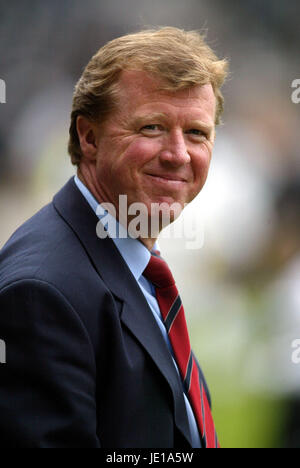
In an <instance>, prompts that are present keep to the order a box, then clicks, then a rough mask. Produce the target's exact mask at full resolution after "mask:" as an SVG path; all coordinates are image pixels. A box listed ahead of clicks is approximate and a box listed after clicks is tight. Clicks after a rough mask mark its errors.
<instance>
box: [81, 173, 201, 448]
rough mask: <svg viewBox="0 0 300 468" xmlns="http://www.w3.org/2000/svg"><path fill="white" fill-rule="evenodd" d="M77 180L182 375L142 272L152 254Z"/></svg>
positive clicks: (193, 426)
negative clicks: (121, 259)
mask: <svg viewBox="0 0 300 468" xmlns="http://www.w3.org/2000/svg"><path fill="white" fill-rule="evenodd" d="M74 181H75V184H76V186H77V187H78V189H79V190H80V192H81V193H82V195H83V196H84V198H85V199H86V200H87V202H88V203H89V205H90V206H91V208H92V210H93V211H94V212H95V213H97V216H98V217H99V220H100V221H102V220H103V219H104V217H105V224H104V221H103V225H104V226H105V230H107V232H108V234H111V235H110V237H111V239H112V240H113V242H114V243H115V245H116V247H117V249H118V250H119V252H120V254H121V255H122V257H123V259H124V260H125V262H126V264H127V266H128V268H129V269H130V271H131V273H132V274H133V276H134V278H135V279H136V281H137V283H138V285H139V287H140V288H141V290H142V292H143V294H144V296H145V298H146V300H147V302H148V304H149V307H150V309H151V311H152V313H153V315H154V318H155V320H156V322H157V325H158V327H159V329H160V331H161V333H162V335H163V338H164V340H165V342H166V344H167V346H168V348H169V350H170V353H171V355H172V359H173V362H174V366H175V368H176V370H177V372H178V374H179V370H178V367H177V364H176V362H175V359H174V353H173V349H172V345H171V343H170V340H169V337H168V334H167V331H166V327H165V325H164V323H163V318H162V315H161V312H160V308H159V305H158V303H157V300H156V295H155V288H154V286H153V284H152V283H151V282H150V281H148V280H147V279H146V278H145V277H144V276H143V272H144V270H145V268H146V266H147V265H148V263H149V261H150V258H151V253H150V252H149V250H148V249H147V248H146V247H145V246H144V244H142V243H141V242H140V241H138V240H137V239H133V238H132V237H130V236H129V234H128V232H127V230H125V228H124V227H123V226H122V225H121V224H120V223H118V221H117V220H116V219H115V218H113V217H112V216H111V215H110V214H109V213H107V211H105V210H103V208H102V207H101V205H100V204H99V203H98V202H97V200H96V199H95V198H94V196H93V195H92V194H91V192H90V191H89V190H88V188H87V187H86V186H85V185H84V184H83V183H82V182H81V180H80V179H79V178H78V177H77V176H75V177H74ZM104 215H105V216H104ZM112 226H114V227H115V228H116V229H115V230H114V229H113V230H112V229H111V227H112ZM110 231H112V232H110ZM115 231H116V232H117V236H115ZM118 234H119V235H118ZM153 249H155V250H159V248H158V244H157V243H156V244H155V246H154V247H153ZM183 396H184V401H185V405H186V410H187V415H188V421H189V426H190V432H191V438H192V446H193V447H194V448H200V447H201V442H200V437H199V431H198V427H197V423H196V420H195V416H194V413H193V410H192V407H191V405H190V402H189V400H188V398H187V396H186V394H185V392H184V388H183Z"/></svg>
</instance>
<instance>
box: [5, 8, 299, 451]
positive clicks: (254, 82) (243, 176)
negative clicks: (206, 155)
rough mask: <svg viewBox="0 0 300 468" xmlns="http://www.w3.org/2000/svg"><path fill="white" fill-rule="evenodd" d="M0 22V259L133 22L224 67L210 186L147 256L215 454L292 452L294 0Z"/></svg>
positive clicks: (17, 11) (51, 185)
mask: <svg viewBox="0 0 300 468" xmlns="http://www.w3.org/2000/svg"><path fill="white" fill-rule="evenodd" d="M0 12H1V13H0V79H2V80H5V82H6V103H5V104H0V157H1V169H0V219H1V223H0V248H1V247H2V246H3V245H4V243H5V241H6V240H7V239H8V237H9V236H10V235H11V234H12V232H13V231H14V230H15V229H16V228H17V226H19V225H20V224H21V223H22V222H23V221H25V220H26V219H27V218H28V217H30V216H31V215H32V214H34V213H35V212H36V211H37V210H38V209H39V208H41V207H42V206H43V205H44V204H45V203H47V202H48V201H50V200H51V198H52V196H53V195H54V193H55V192H56V191H57V190H58V189H59V188H60V187H61V186H62V185H63V184H64V183H65V181H66V180H67V179H68V178H69V177H70V176H71V175H73V174H74V172H75V171H74V167H73V166H72V165H71V164H70V161H69V157H68V154H67V140H68V126H69V114H70V109H71V99H72V91H73V88H74V85H75V83H76V81H77V80H78V78H79V76H80V75H81V72H82V70H83V68H84V66H85V65H86V64H87V62H88V60H89V59H90V57H91V56H92V55H93V54H94V53H95V52H96V51H97V50H98V48H99V47H101V46H102V45H103V44H104V43H105V42H107V41H108V40H110V39H113V38H115V37H117V36H119V35H122V34H125V33H128V32H133V31H137V30H138V29H140V28H142V27H145V26H157V25H168V26H177V27H181V28H185V29H204V30H207V38H208V42H209V44H210V45H211V46H212V47H213V48H214V50H215V51H216V52H217V54H218V55H220V56H222V57H224V56H225V57H227V58H228V59H229V60H230V71H231V75H230V78H229V80H228V82H227V84H226V85H225V87H224V95H225V99H226V111H225V114H224V119H223V120H224V125H223V126H221V127H219V128H218V130H217V143H216V147H215V152H214V158H213V162H212V167H211V172H210V175H209V179H208V182H207V184H206V186H205V188H204V189H203V191H202V193H201V194H200V195H199V196H198V197H197V199H196V200H195V201H194V202H193V203H192V204H191V205H190V206H189V207H188V208H187V210H186V212H185V213H184V215H183V217H182V218H181V219H179V220H178V221H177V223H183V224H182V225H184V227H186V226H187V229H185V231H184V233H185V236H181V237H180V238H178V239H167V238H164V236H162V239H161V241H160V245H161V250H162V252H163V254H164V256H165V257H166V258H167V259H168V261H169V264H170V266H171V267H172V269H173V271H174V275H175V277H176V278H177V282H178V285H179V289H180V291H181V295H182V298H183V302H184V304H185V309H186V314H187V319H188V322H189V325H190V331H191V341H192V344H193V348H194V351H195V352H196V354H197V356H198V358H199V361H200V363H201V365H202V367H203V369H204V372H205V374H206V377H207V380H208V382H209V386H210V390H211V394H212V398H213V410H214V417H215V421H216V425H217V428H218V433H219V439H220V441H221V444H222V446H223V447H234V448H237V447H298V448H299V447H300V364H298V365H296V364H294V363H293V362H292V352H293V349H292V342H293V341H294V340H295V339H300V284H299V278H300V212H299V202H300V164H299V129H300V104H298V105H296V104H293V103H292V100H291V93H292V89H291V83H292V81H293V80H294V79H297V78H300V67H299V65H300V63H299V62H300V60H299V56H300V35H299V16H300V3H299V1H298V0H289V1H288V2H282V1H279V0H261V1H259V0H244V1H243V2H238V1H235V0H226V1H224V0H184V1H182V0H151V1H149V0H147V1H146V0H110V1H109V2H104V0H103V1H102V0H85V2H82V1H79V0H52V1H51V2H50V1H45V0H27V1H26V2H17V1H16V0H10V1H9V2H7V1H4V0H0ZM195 236H197V237H199V236H200V237H201V236H202V243H201V245H202V246H201V248H199V245H198V246H197V248H195V245H194V244H195V243H193V242H192V243H191V242H190V243H188V242H187V241H191V240H194V239H195Z"/></svg>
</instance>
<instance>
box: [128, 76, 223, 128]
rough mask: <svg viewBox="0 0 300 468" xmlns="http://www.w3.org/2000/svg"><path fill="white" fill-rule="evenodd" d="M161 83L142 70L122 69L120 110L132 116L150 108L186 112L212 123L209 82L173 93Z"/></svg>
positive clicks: (211, 100) (214, 102) (211, 93)
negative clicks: (163, 87)
mask: <svg viewBox="0 0 300 468" xmlns="http://www.w3.org/2000/svg"><path fill="white" fill-rule="evenodd" d="M162 85H163V82H162V81H161V80H159V79H158V78H156V77H153V76H151V75H149V74H148V73H146V72H144V71H136V70H126V71H123V72H122V74H121V76H120V80H119V89H120V94H119V96H120V101H119V103H120V106H119V110H120V111H121V112H122V113H130V115H131V116H133V115H134V114H136V113H142V114H143V113H145V114H147V113H148V112H151V113H152V112H153V111H162V112H164V111H166V112H168V111H169V112H171V113H174V112H175V113H176V112H177V113H181V114H184V113H188V114H191V118H193V119H194V118H201V119H204V118H205V120H206V121H207V122H209V123H213V122H214V119H215V111H216V98H215V94H214V91H213V88H212V86H211V84H206V85H203V86H193V87H191V88H188V89H183V90H179V91H175V92H169V91H165V90H162V89H161V88H162Z"/></svg>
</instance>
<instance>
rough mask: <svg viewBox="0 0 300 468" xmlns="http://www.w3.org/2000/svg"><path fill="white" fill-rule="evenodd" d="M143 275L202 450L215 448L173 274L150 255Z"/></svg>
mask: <svg viewBox="0 0 300 468" xmlns="http://www.w3.org/2000/svg"><path fill="white" fill-rule="evenodd" d="M144 276H145V277H146V278H148V279H149V280H150V281H151V282H152V283H153V284H154V285H155V291H156V297H157V302H158V304H159V307H160V310H161V313H162V317H163V320H164V324H165V327H166V330H167V333H168V336H169V339H170V342H171V344H172V347H173V351H174V355H175V359H176V362H177V365H178V367H179V371H180V374H181V377H182V380H183V385H184V388H185V391H186V394H187V396H188V398H189V400H190V403H191V405H192V407H193V411H194V415H195V418H196V420H197V423H198V428H199V432H200V434H201V438H202V446H203V447H205V448H219V443H218V439H217V435H216V431H215V426H214V422H213V418H212V414H211V410H210V406H209V403H208V399H207V396H206V392H205V389H204V386H203V383H202V382H200V378H199V371H198V367H197V364H196V362H195V358H194V355H193V352H192V350H191V345H190V340H189V334H188V330H187V325H186V320H185V315H184V309H183V305H182V302H181V299H180V296H179V293H178V290H177V287H176V285H175V280H174V278H173V275H172V273H171V271H170V269H169V267H168V265H167V264H166V262H165V261H164V260H163V259H162V258H161V257H158V256H156V255H151V259H150V262H149V264H148V265H147V267H146V269H145V271H144Z"/></svg>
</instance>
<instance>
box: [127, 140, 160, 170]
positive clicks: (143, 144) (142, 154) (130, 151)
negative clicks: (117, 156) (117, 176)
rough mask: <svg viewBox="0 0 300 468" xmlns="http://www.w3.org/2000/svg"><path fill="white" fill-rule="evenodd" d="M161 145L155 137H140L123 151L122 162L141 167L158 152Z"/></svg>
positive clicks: (133, 166) (135, 167)
mask: <svg viewBox="0 0 300 468" xmlns="http://www.w3.org/2000/svg"><path fill="white" fill-rule="evenodd" d="M160 147H161V146H160V144H159V143H158V142H157V141H155V140H154V139H149V138H139V139H138V140H136V141H134V142H133V143H132V144H131V145H130V146H129V147H128V148H127V150H126V151H125V152H124V153H123V155H122V161H121V163H122V165H126V166H127V167H128V166H129V167H132V168H134V169H139V168H141V167H143V166H144V165H145V164H146V163H147V162H148V161H150V160H151V159H153V158H154V157H155V156H156V155H157V154H158V152H159V150H160Z"/></svg>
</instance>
